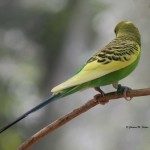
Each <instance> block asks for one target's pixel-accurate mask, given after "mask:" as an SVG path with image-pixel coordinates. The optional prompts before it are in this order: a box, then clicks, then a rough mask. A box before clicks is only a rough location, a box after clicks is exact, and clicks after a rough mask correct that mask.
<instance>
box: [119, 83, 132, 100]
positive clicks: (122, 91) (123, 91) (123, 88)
mask: <svg viewBox="0 0 150 150" xmlns="http://www.w3.org/2000/svg"><path fill="white" fill-rule="evenodd" d="M129 90H131V88H129V87H127V86H122V85H121V84H118V87H117V94H118V95H120V94H123V97H124V98H125V100H127V101H130V100H131V99H132V98H133V97H127V91H129Z"/></svg>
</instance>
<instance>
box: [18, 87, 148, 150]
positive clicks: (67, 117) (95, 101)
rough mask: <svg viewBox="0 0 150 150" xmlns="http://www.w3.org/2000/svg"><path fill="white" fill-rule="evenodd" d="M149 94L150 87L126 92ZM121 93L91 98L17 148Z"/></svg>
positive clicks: (137, 94)
mask: <svg viewBox="0 0 150 150" xmlns="http://www.w3.org/2000/svg"><path fill="white" fill-rule="evenodd" d="M147 95H150V88H145V89H138V90H130V91H128V92H127V96H129V97H139V96H147ZM122 97H123V95H117V93H116V92H111V93H107V94H106V95H105V96H104V97H100V98H98V99H91V100H89V101H88V102H86V103H85V104H84V105H82V106H81V107H79V108H77V109H74V110H73V111H72V112H70V113H68V114H67V115H65V116H63V117H61V118H59V119H57V120H56V121H54V122H52V123H51V124H49V125H48V126H46V127H44V128H43V129H41V130H40V131H39V132H37V133H36V134H34V135H33V136H32V137H30V138H29V139H27V140H26V141H25V142H24V143H23V144H22V145H21V146H20V147H19V148H18V150H27V149H28V148H29V147H31V146H32V145H33V144H34V143H36V142H37V141H38V140H40V139H41V138H43V137H44V136H46V135H47V134H49V133H50V132H52V131H54V130H56V129H57V128H59V127H61V126H62V125H64V124H65V123H67V122H69V121H70V120H72V119H73V118H75V117H77V116H79V115H80V114H82V113H84V112H86V111H88V110H89V109H91V108H92V107H94V106H96V105H98V104H99V103H100V102H101V101H105V100H115V99H119V98H122Z"/></svg>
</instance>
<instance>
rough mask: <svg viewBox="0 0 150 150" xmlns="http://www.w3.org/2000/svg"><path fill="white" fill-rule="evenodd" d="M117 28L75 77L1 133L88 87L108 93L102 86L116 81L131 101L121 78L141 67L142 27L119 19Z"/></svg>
mask: <svg viewBox="0 0 150 150" xmlns="http://www.w3.org/2000/svg"><path fill="white" fill-rule="evenodd" d="M114 31H115V34H116V38H115V39H113V40H112V41H111V42H110V43H109V44H108V45H106V46H105V47H104V48H103V49H102V50H100V51H98V52H97V53H96V54H95V55H93V56H92V57H91V58H90V59H89V60H88V61H87V62H86V64H85V65H83V66H82V68H81V69H80V70H79V71H78V72H77V73H76V74H75V75H74V76H73V77H72V78H70V79H68V80H67V81H65V82H63V83H62V84H60V85H58V86H56V87H54V88H53V89H52V90H51V92H52V93H53V95H52V96H51V97H50V98H48V99H47V100H45V101H44V102H42V103H41V104H39V105H37V106H36V107H34V108H33V109H31V110H29V111H28V112H26V113H25V114H23V115H22V116H20V117H19V118H17V119H16V120H15V121H13V122H12V123H10V124H8V125H7V126H5V127H4V128H2V129H1V130H0V133H1V132H3V131H5V130H6V129H7V128H9V127H10V126H12V125H14V124H15V123H17V122H18V121H20V120H22V119H23V118H25V117H26V116H28V115H29V114H31V113H33V112H35V111H37V110H38V109H40V108H42V107H44V106H45V105H47V104H48V103H50V102H52V101H54V100H57V99H59V98H62V97H65V96H67V95H70V94H72V93H75V92H77V91H80V90H84V89H87V88H95V89H96V90H97V91H99V92H100V93H101V94H102V96H105V93H104V92H103V91H102V90H101V89H100V87H101V86H105V85H109V84H112V85H113V86H114V87H115V88H116V89H117V91H118V92H119V91H122V93H123V94H124V98H125V99H127V100H128V98H127V96H126V92H127V90H128V88H127V87H125V86H121V85H120V84H118V81H120V80H121V79H123V78H125V77H126V76H128V75H129V74H130V73H131V72H132V71H133V70H134V69H135V67H136V66H137V64H138V62H139V58H140V53H141V36H140V33H139V31H138V28H137V27H136V26H135V25H134V24H133V23H132V22H130V21H121V22H119V23H118V24H117V25H116V27H115V30H114Z"/></svg>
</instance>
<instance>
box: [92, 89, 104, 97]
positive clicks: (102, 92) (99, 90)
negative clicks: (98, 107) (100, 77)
mask: <svg viewBox="0 0 150 150" xmlns="http://www.w3.org/2000/svg"><path fill="white" fill-rule="evenodd" d="M94 89H95V90H96V91H98V92H99V93H100V94H101V95H102V96H103V97H104V96H105V93H104V91H102V90H101V89H100V87H95V88H94Z"/></svg>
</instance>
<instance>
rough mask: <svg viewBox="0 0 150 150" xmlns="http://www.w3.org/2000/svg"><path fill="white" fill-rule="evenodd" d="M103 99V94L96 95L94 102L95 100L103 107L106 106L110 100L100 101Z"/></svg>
mask: <svg viewBox="0 0 150 150" xmlns="http://www.w3.org/2000/svg"><path fill="white" fill-rule="evenodd" d="M101 97H104V96H103V95H102V94H96V95H95V96H94V100H95V101H99V104H101V105H105V104H106V103H108V102H109V100H106V99H100V98H101Z"/></svg>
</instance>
